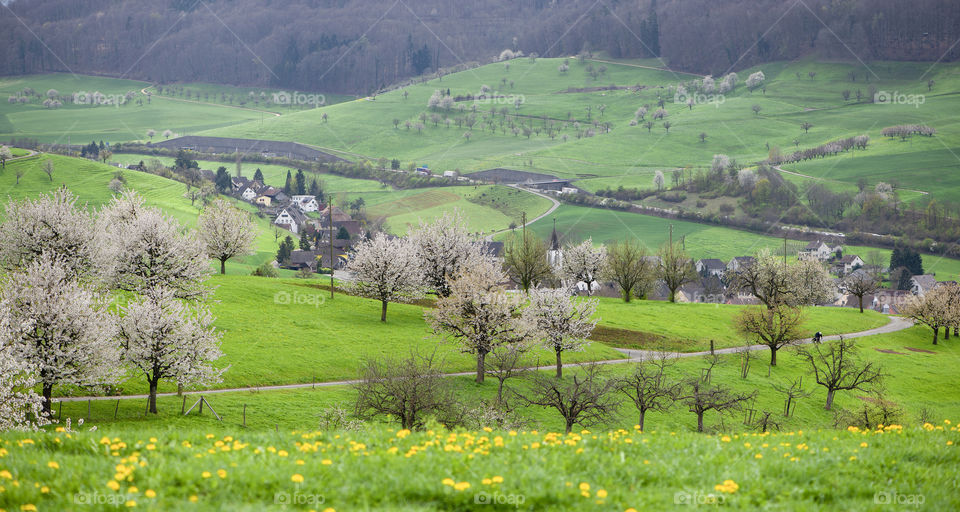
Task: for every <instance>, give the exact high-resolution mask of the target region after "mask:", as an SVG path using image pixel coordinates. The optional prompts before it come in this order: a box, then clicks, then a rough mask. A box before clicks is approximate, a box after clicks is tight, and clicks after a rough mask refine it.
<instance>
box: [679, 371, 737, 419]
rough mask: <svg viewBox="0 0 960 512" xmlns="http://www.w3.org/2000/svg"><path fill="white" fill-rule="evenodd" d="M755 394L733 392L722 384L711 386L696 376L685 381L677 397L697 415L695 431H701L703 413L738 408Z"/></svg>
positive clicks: (721, 411)
mask: <svg viewBox="0 0 960 512" xmlns="http://www.w3.org/2000/svg"><path fill="white" fill-rule="evenodd" d="M755 396H756V391H754V392H753V393H751V394H743V393H734V392H733V391H731V390H730V389H728V388H726V387H724V386H721V385H716V386H711V385H710V384H709V383H708V382H704V381H703V379H701V378H699V377H696V378H692V379H688V380H687V381H686V383H685V385H684V387H683V390H682V391H681V392H680V395H679V396H678V399H679V400H680V401H682V402H683V404H684V405H686V406H687V408H688V410H689V411H690V412H692V413H694V414H696V415H697V432H703V416H704V414H705V413H707V412H709V411H717V412H718V413H720V414H723V413H724V412H726V411H729V410H740V408H741V407H743V404H744V403H745V402H748V401H750V400H752V399H753V398H754V397H755Z"/></svg>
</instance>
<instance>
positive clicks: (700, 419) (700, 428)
mask: <svg viewBox="0 0 960 512" xmlns="http://www.w3.org/2000/svg"><path fill="white" fill-rule="evenodd" d="M697 432H703V413H702V412H698V413H697Z"/></svg>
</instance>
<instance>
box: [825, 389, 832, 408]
mask: <svg viewBox="0 0 960 512" xmlns="http://www.w3.org/2000/svg"><path fill="white" fill-rule="evenodd" d="M833 393H834V390H832V389H828V390H827V405H826V406H825V407H824V409H826V410H828V411H829V410H830V407H831V406H832V405H833Z"/></svg>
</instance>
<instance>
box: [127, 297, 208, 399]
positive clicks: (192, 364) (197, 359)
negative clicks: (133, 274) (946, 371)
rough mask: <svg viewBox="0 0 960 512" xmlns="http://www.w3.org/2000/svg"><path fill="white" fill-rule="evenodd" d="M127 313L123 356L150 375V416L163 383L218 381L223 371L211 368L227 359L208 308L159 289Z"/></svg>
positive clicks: (134, 304) (136, 303)
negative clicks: (191, 305)
mask: <svg viewBox="0 0 960 512" xmlns="http://www.w3.org/2000/svg"><path fill="white" fill-rule="evenodd" d="M123 312H124V314H123V317H122V318H121V319H120V341H121V348H122V358H123V360H124V361H125V362H127V363H130V364H131V365H132V366H134V367H135V368H137V369H138V370H140V371H141V372H143V374H144V375H145V376H146V378H147V384H148V385H149V386H150V394H149V399H148V402H149V406H148V408H149V411H150V412H151V413H154V414H156V413H157V385H158V384H159V382H160V380H161V379H174V380H176V381H177V384H181V385H190V384H210V383H214V382H219V381H220V375H221V374H222V373H223V371H224V370H225V369H217V368H214V367H213V366H212V365H211V364H210V363H211V361H214V360H216V359H219V358H220V357H221V356H222V355H223V354H222V352H220V334H219V333H217V332H216V329H214V327H213V325H212V324H213V315H211V314H210V311H209V310H208V309H207V308H206V307H204V306H202V305H199V304H198V305H195V306H193V307H189V306H187V305H186V304H184V303H183V302H181V301H179V300H177V299H176V297H174V295H173V294H172V293H169V292H163V291H161V292H160V293H153V294H150V295H148V296H143V297H141V298H139V299H137V300H134V301H132V302H130V303H129V304H127V306H126V307H124V308H123Z"/></svg>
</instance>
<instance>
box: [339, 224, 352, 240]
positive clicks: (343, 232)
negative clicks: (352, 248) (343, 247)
mask: <svg viewBox="0 0 960 512" xmlns="http://www.w3.org/2000/svg"><path fill="white" fill-rule="evenodd" d="M337 240H350V232H349V231H347V228H345V227H343V226H340V229H339V230H338V231H337Z"/></svg>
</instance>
